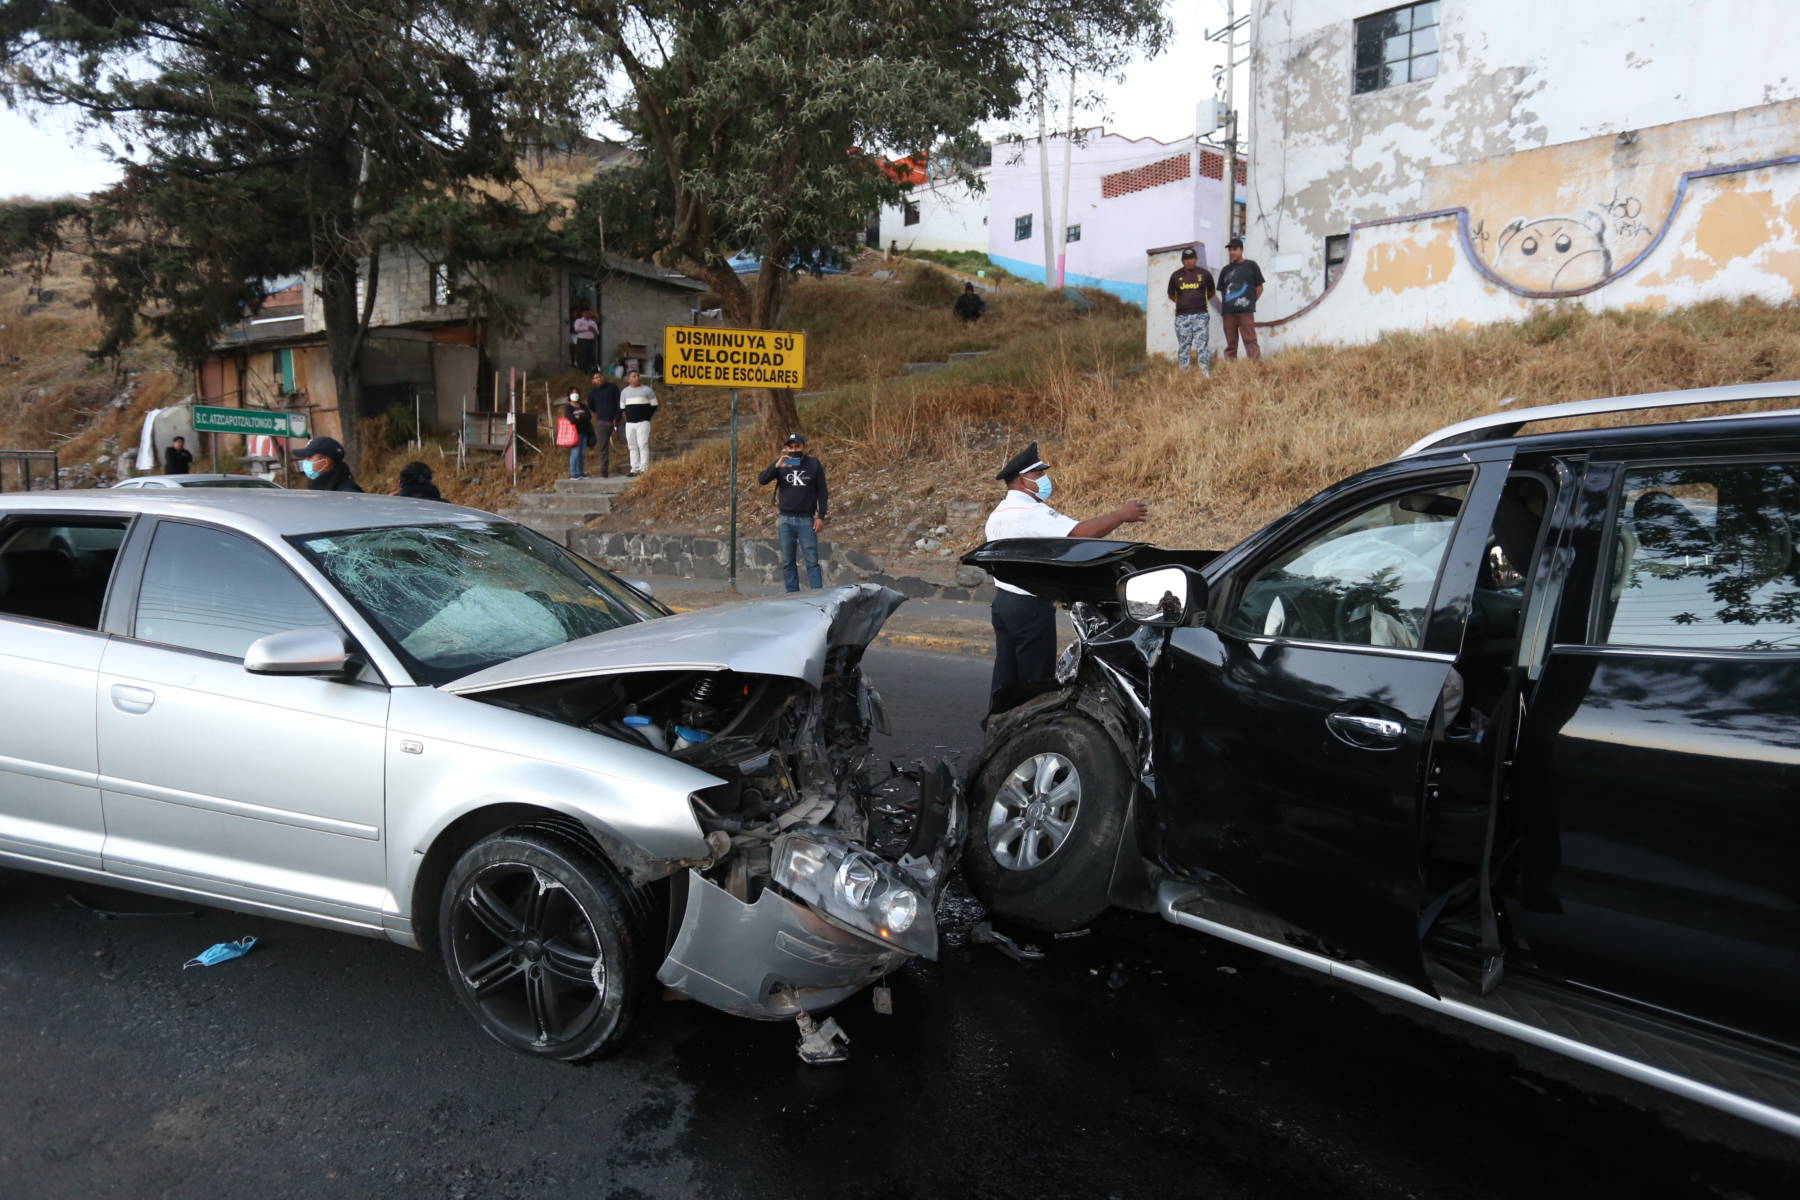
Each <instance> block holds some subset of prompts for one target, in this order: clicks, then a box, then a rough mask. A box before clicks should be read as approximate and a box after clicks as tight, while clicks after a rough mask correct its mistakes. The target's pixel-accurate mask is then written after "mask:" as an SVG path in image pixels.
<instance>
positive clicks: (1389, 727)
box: [1325, 713, 1406, 742]
mask: <svg viewBox="0 0 1800 1200" xmlns="http://www.w3.org/2000/svg"><path fill="white" fill-rule="evenodd" d="M1325 723H1326V724H1327V725H1329V726H1331V728H1332V729H1333V731H1335V732H1338V733H1347V734H1349V735H1350V736H1351V737H1352V738H1359V737H1360V738H1372V739H1375V740H1378V741H1383V742H1397V741H1399V740H1400V739H1401V738H1402V737H1404V736H1405V735H1406V726H1404V725H1402V724H1401V723H1400V722H1398V721H1390V720H1388V719H1387V718H1386V717H1362V716H1357V715H1356V714H1355V713H1332V714H1331V715H1330V716H1329V717H1326V718H1325Z"/></svg>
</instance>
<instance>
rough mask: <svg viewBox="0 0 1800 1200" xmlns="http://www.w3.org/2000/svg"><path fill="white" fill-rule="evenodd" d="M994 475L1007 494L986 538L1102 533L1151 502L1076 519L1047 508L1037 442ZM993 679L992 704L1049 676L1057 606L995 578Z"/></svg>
mask: <svg viewBox="0 0 1800 1200" xmlns="http://www.w3.org/2000/svg"><path fill="white" fill-rule="evenodd" d="M994 478H996V479H998V480H1000V481H1001V482H1003V483H1004V484H1006V495H1005V497H1004V498H1002V499H1001V501H1000V503H999V504H998V505H996V506H995V508H994V511H993V512H991V513H989V514H988V519H987V540H988V541H990V542H998V541H1003V540H1005V539H1007V538H1060V537H1091V538H1097V537H1105V536H1106V535H1107V534H1109V533H1111V532H1112V531H1113V530H1115V529H1117V528H1118V527H1119V526H1121V525H1124V524H1127V523H1129V522H1132V521H1142V520H1143V519H1144V518H1145V517H1147V516H1149V515H1150V506H1149V505H1148V504H1145V503H1144V502H1143V501H1142V500H1133V501H1131V502H1130V503H1128V504H1126V505H1124V506H1122V507H1120V508H1115V509H1113V510H1112V511H1111V512H1109V513H1105V514H1103V515H1101V516H1098V517H1089V518H1088V519H1087V520H1085V521H1077V520H1076V519H1075V518H1074V517H1065V516H1063V514H1061V513H1059V512H1057V511H1056V510H1055V509H1054V508H1051V507H1050V497H1051V495H1052V494H1053V492H1054V491H1055V485H1054V484H1053V483H1052V482H1051V481H1050V464H1049V463H1047V462H1045V461H1044V460H1043V459H1042V458H1040V457H1038V444H1037V443H1036V442H1033V443H1031V445H1029V446H1027V447H1025V449H1023V450H1021V451H1019V452H1018V453H1017V454H1015V455H1013V456H1012V457H1011V458H1009V459H1007V460H1006V465H1005V466H1004V467H1001V468H1000V474H998V475H996V476H995V477H994ZM993 619H994V679H993V684H992V688H993V696H992V698H991V705H992V707H993V709H994V710H995V711H999V710H1000V709H1002V708H1006V707H1010V704H1009V703H1008V701H1007V699H1006V697H1004V696H1003V695H1002V693H1003V692H1006V691H1009V690H1011V689H1013V688H1015V687H1018V686H1020V685H1022V684H1030V683H1035V682H1037V681H1038V680H1041V679H1049V678H1051V677H1052V675H1054V674H1055V672H1056V606H1055V605H1054V604H1052V603H1051V602H1050V601H1048V600H1045V599H1043V598H1042V597H1039V596H1033V595H1032V594H1031V593H1030V592H1027V591H1026V590H1025V589H1024V588H1019V587H1014V586H1013V585H1012V584H1010V583H1001V582H999V581H998V580H996V581H995V582H994V610H993Z"/></svg>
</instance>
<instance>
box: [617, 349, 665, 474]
mask: <svg viewBox="0 0 1800 1200" xmlns="http://www.w3.org/2000/svg"><path fill="white" fill-rule="evenodd" d="M656 407H657V399H656V393H655V392H654V391H652V390H651V389H650V386H649V385H648V384H646V383H645V382H644V377H643V375H642V374H641V373H640V372H639V371H638V369H637V368H636V367H633V368H632V369H631V370H629V371H627V372H625V390H624V391H622V392H620V393H619V415H620V416H621V417H622V418H623V419H624V422H625V448H626V449H627V450H629V451H630V452H631V473H632V474H633V475H642V474H643V473H644V472H645V471H647V470H649V469H650V418H651V417H653V416H655V415H656Z"/></svg>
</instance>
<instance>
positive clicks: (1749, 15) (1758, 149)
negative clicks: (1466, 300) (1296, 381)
mask: <svg viewBox="0 0 1800 1200" xmlns="http://www.w3.org/2000/svg"><path fill="white" fill-rule="evenodd" d="M1390 7H1392V5H1391V3H1387V2H1385V0H1362V2H1356V0H1266V2H1264V3H1259V4H1257V5H1256V6H1255V8H1254V10H1253V14H1252V27H1251V36H1252V50H1251V65H1250V93H1251V99H1250V156H1249V157H1250V163H1251V171H1250V186H1249V224H1250V228H1249V234H1248V237H1247V242H1248V245H1247V247H1246V250H1247V253H1248V254H1249V256H1250V257H1252V258H1254V259H1256V260H1257V261H1258V262H1260V263H1261V264H1262V268H1263V272H1264V274H1265V275H1266V276H1267V277H1268V285H1269V286H1268V290H1267V291H1266V292H1265V293H1264V296H1263V300H1262V302H1261V303H1260V304H1259V305H1258V312H1259V315H1261V316H1263V317H1265V318H1266V319H1271V320H1274V319H1279V318H1282V317H1286V316H1289V315H1291V314H1293V313H1295V312H1296V311H1298V310H1300V309H1302V308H1304V307H1305V306H1306V305H1308V304H1310V303H1312V302H1314V301H1316V300H1317V299H1318V297H1319V296H1320V295H1321V294H1322V293H1323V292H1324V290H1325V282H1326V281H1325V264H1324V251H1325V239H1326V238H1327V237H1329V236H1334V235H1343V234H1347V233H1349V232H1350V230H1351V228H1352V226H1354V225H1357V224H1359V223H1362V222H1368V221H1376V220H1383V219H1388V218H1393V217H1400V216H1405V215H1409V214H1420V213H1429V212H1434V211H1439V210H1444V209H1455V208H1462V209H1466V210H1468V213H1469V218H1470V222H1469V239H1470V243H1471V246H1472V248H1473V252H1474V253H1475V254H1477V255H1478V256H1479V257H1480V258H1481V260H1482V263H1483V264H1484V266H1485V267H1486V268H1487V269H1488V270H1489V271H1491V272H1492V273H1494V274H1495V275H1497V276H1499V277H1500V278H1502V279H1504V280H1505V281H1506V282H1507V283H1509V284H1511V285H1513V286H1516V287H1520V288H1523V289H1525V290H1528V291H1534V292H1571V291H1575V290H1578V289H1581V288H1587V287H1592V286H1594V285H1596V284H1599V283H1601V282H1602V281H1604V280H1607V279H1609V278H1612V277H1614V276H1616V275H1618V274H1619V272H1620V271H1621V270H1623V269H1624V268H1626V267H1627V266H1628V265H1629V264H1630V263H1632V262H1633V260H1634V259H1635V258H1636V257H1637V256H1639V255H1641V254H1643V253H1645V252H1646V251H1647V250H1648V249H1649V247H1650V246H1651V244H1652V243H1653V242H1654V241H1655V239H1656V237H1657V231H1658V230H1659V229H1661V228H1663V227H1664V226H1665V225H1666V223H1667V217H1668V214H1669V213H1670V212H1671V211H1672V210H1673V209H1674V207H1675V205H1676V199H1677V190H1678V188H1679V186H1680V180H1681V178H1682V176H1683V175H1684V173H1687V172H1692V171H1695V170H1699V169H1703V168H1707V167H1713V166H1724V165H1734V164H1742V163H1747V162H1758V161H1766V160H1768V159H1772V158H1780V157H1785V156H1788V155H1795V154H1800V104H1796V101H1797V99H1800V66H1795V65H1794V64H1795V63H1797V62H1800V53H1797V51H1800V22H1796V21H1795V20H1794V19H1793V14H1794V10H1793V7H1792V4H1791V0H1733V2H1732V3H1729V4H1721V3H1706V2H1701V0H1634V3H1632V4H1630V5H1614V4H1590V3H1570V2H1569V0H1556V2H1554V3H1552V2H1550V0H1511V2H1509V3H1504V4H1502V3H1500V2H1499V0H1485V2H1482V0H1443V2H1442V3H1441V4H1439V6H1438V19H1439V25H1438V40H1439V51H1438V59H1437V73H1436V75H1435V76H1434V77H1432V78H1429V79H1422V80H1418V81H1415V82H1410V83H1402V84H1396V85H1393V86H1389V87H1384V88H1381V89H1379V90H1376V91H1372V92H1368V93H1365V94H1362V95H1353V94H1352V82H1353V57H1354V28H1355V20H1356V19H1357V18H1359V17H1366V16H1370V15H1373V14H1375V13H1378V12H1381V11H1383V10H1385V9H1387V8H1390ZM1358 240H1361V241H1363V242H1364V243H1365V246H1364V252H1365V262H1364V264H1363V268H1362V269H1364V270H1367V269H1369V268H1371V267H1374V268H1375V269H1376V277H1377V279H1379V278H1380V273H1381V268H1380V266H1379V264H1377V263H1375V262H1374V261H1373V260H1368V259H1366V253H1367V243H1368V241H1369V240H1370V239H1368V238H1363V237H1360V236H1359V239H1358ZM1394 253H1396V254H1399V253H1400V251H1398V250H1395V251H1394ZM1478 274H1479V273H1478ZM1615 286H1617V284H1616V283H1611V284H1607V288H1608V289H1609V290H1610V288H1612V287H1615ZM1373 294H1376V295H1385V294H1391V293H1388V292H1383V291H1377V292H1374V293H1373ZM1323 309H1324V306H1321V309H1320V311H1323ZM1306 319H1308V320H1310V319H1311V318H1310V316H1309V317H1308V318H1306Z"/></svg>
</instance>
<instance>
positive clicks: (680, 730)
mask: <svg viewBox="0 0 1800 1200" xmlns="http://www.w3.org/2000/svg"><path fill="white" fill-rule="evenodd" d="M675 736H676V737H678V738H684V739H686V740H687V741H690V742H704V741H705V740H706V739H707V738H709V737H711V736H712V734H710V733H708V732H706V731H705V730H704V729H689V728H688V727H687V726H686V725H677V726H676V727H675Z"/></svg>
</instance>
